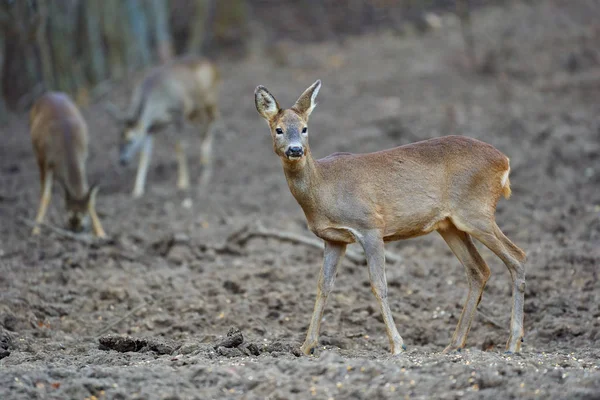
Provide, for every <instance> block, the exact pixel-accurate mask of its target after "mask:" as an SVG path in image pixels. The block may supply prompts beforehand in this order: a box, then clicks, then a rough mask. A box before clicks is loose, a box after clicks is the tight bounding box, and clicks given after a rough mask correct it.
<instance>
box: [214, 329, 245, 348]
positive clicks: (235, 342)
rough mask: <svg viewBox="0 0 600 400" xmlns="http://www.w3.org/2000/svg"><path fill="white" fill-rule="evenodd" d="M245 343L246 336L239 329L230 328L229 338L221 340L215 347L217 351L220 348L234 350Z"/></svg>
mask: <svg viewBox="0 0 600 400" xmlns="http://www.w3.org/2000/svg"><path fill="white" fill-rule="evenodd" d="M243 342H244V336H242V332H241V331H240V330H239V329H237V328H230V329H229V332H227V337H226V338H225V339H223V340H221V341H220V342H219V343H217V344H216V345H215V346H214V349H215V350H216V349H217V348H219V347H226V348H233V347H238V346H239V345H240V344H242V343H243Z"/></svg>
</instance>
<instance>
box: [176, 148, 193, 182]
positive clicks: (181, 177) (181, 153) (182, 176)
mask: <svg viewBox="0 0 600 400" xmlns="http://www.w3.org/2000/svg"><path fill="white" fill-rule="evenodd" d="M175 152H176V153H177V164H178V168H177V188H178V189H181V190H187V189H189V187H190V173H189V171H188V164H187V158H186V156H185V145H184V142H183V140H178V141H177V143H176V144H175Z"/></svg>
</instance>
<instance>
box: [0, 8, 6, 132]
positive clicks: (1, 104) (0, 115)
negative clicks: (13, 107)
mask: <svg viewBox="0 0 600 400" xmlns="http://www.w3.org/2000/svg"><path fill="white" fill-rule="evenodd" d="M1 18H2V17H1V16H0V19H1ZM2 26H3V21H1V20H0V27H2ZM0 32H2V31H0ZM2 33H3V32H2ZM3 67H4V34H1V35H0V77H2V76H3V73H2V72H3V71H4V68H3ZM7 116H8V110H7V107H6V101H5V100H4V94H3V93H0V122H4V121H5V120H6V117H7Z"/></svg>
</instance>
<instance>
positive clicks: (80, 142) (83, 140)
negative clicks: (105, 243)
mask: <svg viewBox="0 0 600 400" xmlns="http://www.w3.org/2000/svg"><path fill="white" fill-rule="evenodd" d="M29 123H30V128H31V141H32V143H33V149H34V152H35V155H36V158H37V163H38V167H39V170H40V181H41V184H42V194H41V201H40V208H39V210H38V213H37V217H36V219H35V222H36V226H35V227H34V228H33V232H32V233H33V234H34V235H37V234H39V233H40V226H39V224H41V223H42V222H43V220H44V217H45V215H46V211H47V209H48V205H49V204H50V196H51V194H52V183H53V181H54V179H56V180H58V182H59V183H61V184H62V186H63V188H64V190H65V205H66V209H67V215H68V226H69V228H70V229H71V230H73V231H76V232H78V231H82V230H83V229H85V228H86V227H87V225H88V216H89V217H91V219H92V227H93V230H94V233H95V234H96V236H98V237H105V236H106V234H105V233H104V229H102V225H101V224H100V219H99V218H98V215H97V214H96V207H95V204H96V194H97V193H98V187H97V186H96V185H92V186H91V187H88V182H87V177H86V172H85V162H86V159H87V155H88V132H87V125H86V123H85V120H84V119H83V116H82V115H81V113H80V112H79V110H78V109H77V107H76V106H75V104H73V102H72V101H71V99H70V98H69V96H67V95H66V94H64V93H58V92H48V93H45V94H43V95H42V96H40V98H39V99H37V100H36V102H35V103H34V104H33V107H32V108H31V112H30V115H29Z"/></svg>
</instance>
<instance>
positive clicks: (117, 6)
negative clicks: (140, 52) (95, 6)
mask: <svg viewBox="0 0 600 400" xmlns="http://www.w3.org/2000/svg"><path fill="white" fill-rule="evenodd" d="M102 6H103V7H102V8H101V9H102V35H103V37H104V40H105V43H106V49H107V52H108V68H109V70H110V75H111V76H112V77H113V78H116V79H120V78H123V77H124V76H125V71H126V69H125V64H126V60H127V54H126V51H125V48H124V45H123V40H124V39H125V38H126V32H125V29H124V23H125V20H124V18H123V13H122V12H121V11H122V10H121V6H122V0H104V2H103V4H102Z"/></svg>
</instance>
